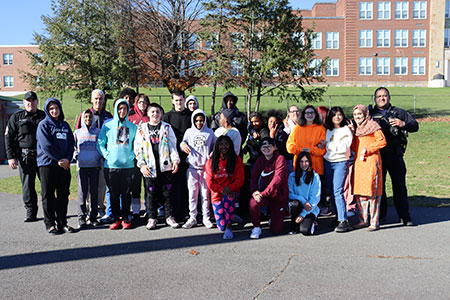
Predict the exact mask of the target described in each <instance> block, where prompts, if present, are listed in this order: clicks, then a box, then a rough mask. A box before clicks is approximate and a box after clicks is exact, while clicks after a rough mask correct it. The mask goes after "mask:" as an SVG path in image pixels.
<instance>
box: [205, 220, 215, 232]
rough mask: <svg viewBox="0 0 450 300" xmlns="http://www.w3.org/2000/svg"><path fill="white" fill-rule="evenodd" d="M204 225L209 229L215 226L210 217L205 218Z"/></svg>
mask: <svg viewBox="0 0 450 300" xmlns="http://www.w3.org/2000/svg"><path fill="white" fill-rule="evenodd" d="M203 225H205V227H206V228H208V229H211V228H213V226H214V225H213V223H212V222H211V220H210V219H209V218H203Z"/></svg>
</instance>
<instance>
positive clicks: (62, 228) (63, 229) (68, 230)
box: [57, 225, 76, 233]
mask: <svg viewBox="0 0 450 300" xmlns="http://www.w3.org/2000/svg"><path fill="white" fill-rule="evenodd" d="M57 228H58V231H59V232H60V233H64V232H65V233H74V232H76V230H75V229H73V228H72V227H70V226H69V225H63V226H61V225H60V226H57Z"/></svg>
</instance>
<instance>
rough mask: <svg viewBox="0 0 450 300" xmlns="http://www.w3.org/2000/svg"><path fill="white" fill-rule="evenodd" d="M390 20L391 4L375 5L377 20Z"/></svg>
mask: <svg viewBox="0 0 450 300" xmlns="http://www.w3.org/2000/svg"><path fill="white" fill-rule="evenodd" d="M390 19H391V2H388V1H383V2H378V3H377V20H390Z"/></svg>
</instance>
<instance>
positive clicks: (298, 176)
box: [295, 152, 314, 185]
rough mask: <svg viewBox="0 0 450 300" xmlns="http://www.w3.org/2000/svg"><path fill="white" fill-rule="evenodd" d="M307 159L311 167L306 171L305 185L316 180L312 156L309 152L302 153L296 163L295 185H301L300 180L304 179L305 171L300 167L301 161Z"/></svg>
mask: <svg viewBox="0 0 450 300" xmlns="http://www.w3.org/2000/svg"><path fill="white" fill-rule="evenodd" d="M303 157H306V158H307V159H308V161H309V167H308V170H306V171H305V172H306V177H305V183H306V184H310V183H311V182H312V181H313V180H314V171H313V168H312V160H311V155H310V154H309V152H301V153H300V154H299V155H298V157H297V161H296V162H295V184H297V185H300V179H301V178H302V177H303V170H302V168H301V167H300V160H301V159H302V158H303Z"/></svg>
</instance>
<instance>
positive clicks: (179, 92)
mask: <svg viewBox="0 0 450 300" xmlns="http://www.w3.org/2000/svg"><path fill="white" fill-rule="evenodd" d="M171 95H172V98H173V96H174V95H175V96H183V98H186V94H185V93H184V91H182V90H180V89H176V90H173V91H172V93H171Z"/></svg>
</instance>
